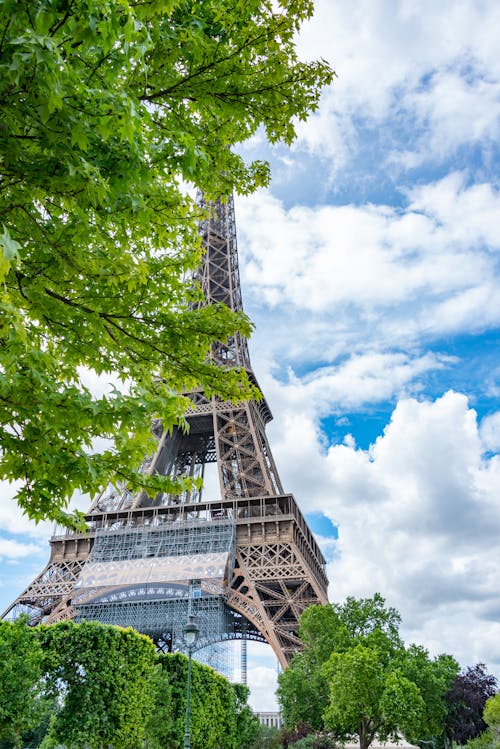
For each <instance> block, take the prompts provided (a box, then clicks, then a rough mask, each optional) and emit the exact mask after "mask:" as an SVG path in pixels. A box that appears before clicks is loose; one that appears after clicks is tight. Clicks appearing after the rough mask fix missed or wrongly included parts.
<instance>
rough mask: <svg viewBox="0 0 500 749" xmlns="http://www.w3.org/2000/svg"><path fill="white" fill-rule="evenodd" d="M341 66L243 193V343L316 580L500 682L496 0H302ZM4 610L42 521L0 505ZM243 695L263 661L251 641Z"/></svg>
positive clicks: (316, 37)
mask: <svg viewBox="0 0 500 749" xmlns="http://www.w3.org/2000/svg"><path fill="white" fill-rule="evenodd" d="M316 8H317V10H316V14H315V17H314V19H313V20H312V21H311V22H310V23H309V24H308V25H307V27H306V28H304V30H303V33H302V34H301V37H300V39H299V46H300V51H301V55H302V56H303V57H304V58H307V59H312V58H315V57H318V56H322V57H324V58H326V59H327V60H328V61H329V62H330V63H331V64H332V65H333V66H334V68H335V70H336V72H337V76H338V77H337V79H336V81H335V83H334V85H333V86H332V87H331V89H329V90H327V91H326V92H325V94H324V97H323V100H322V103H321V106H320V109H319V110H318V111H317V112H316V113H315V114H314V116H312V117H311V118H310V120H309V121H308V122H307V123H304V124H301V126H300V131H299V137H298V139H297V142H296V143H295V145H294V146H293V148H292V149H285V148H282V147H276V148H270V147H269V146H268V145H267V144H266V142H265V141H264V140H263V139H262V138H260V137H256V138H254V139H253V140H252V142H251V143H249V144H247V145H246V146H245V148H244V153H246V154H247V155H248V157H249V158H268V159H269V160H270V162H271V164H272V170H273V182H272V185H271V187H270V189H269V190H268V191H262V192H259V193H258V194H257V195H254V196H252V197H249V198H245V199H237V201H236V209H237V217H236V218H237V226H238V235H239V248H240V262H241V275H242V285H243V296H244V303H245V306H246V309H247V311H248V312H249V313H250V315H251V317H252V318H253V320H254V322H255V324H256V331H255V334H254V336H253V337H252V341H251V355H252V362H253V365H254V369H255V372H256V375H257V378H258V380H259V382H260V385H261V387H262V389H263V391H264V392H265V395H266V398H267V400H268V402H269V404H270V406H271V409H272V411H273V414H274V421H273V422H272V424H271V425H270V427H269V429H268V433H269V439H270V442H271V446H272V449H273V453H274V457H275V459H276V461H277V463H278V467H279V470H280V474H281V478H282V481H283V484H284V486H285V489H286V490H287V491H290V492H292V493H293V494H294V495H295V497H296V499H297V501H298V502H299V504H300V506H301V508H302V510H303V511H304V512H305V513H306V514H307V516H308V519H309V521H310V524H311V527H312V529H313V530H314V531H315V532H316V534H317V536H318V539H319V540H320V542H321V544H322V547H323V549H324V552H325V555H326V556H327V558H328V560H329V565H328V574H329V579H330V590H329V595H330V599H331V600H332V601H342V600H343V599H344V598H345V597H346V596H347V595H354V596H371V595H372V594H373V593H374V592H376V591H378V592H380V593H382V595H383V596H384V597H385V598H386V600H387V602H388V604H390V605H392V606H395V607H396V608H397V609H398V610H399V611H400V613H401V615H402V618H403V629H402V631H403V635H404V637H405V639H406V640H407V642H417V643H420V644H423V645H425V646H426V647H427V648H428V649H429V650H430V652H431V654H433V655H435V654H438V653H441V652H448V653H451V654H453V655H454V656H455V657H456V658H457V659H458V660H459V661H460V662H461V664H462V665H463V666H467V665H472V664H475V663H477V662H478V661H483V662H485V663H486V664H487V666H488V668H489V670H490V671H491V672H493V673H495V674H496V675H497V676H498V677H499V678H500V551H499V548H498V539H499V538H500V496H499V494H500V492H499V486H500V458H499V452H500V410H499V409H500V406H499V405H498V395H499V393H500V382H499V379H500V355H499V353H498V349H497V343H498V338H499V334H498V331H499V322H500V292H499V291H498V276H499V270H500V269H499V260H498V252H499V249H500V184H499V179H498V165H499V162H500V158H499V157H500V149H499V146H498V142H499V132H500V118H499V114H500V56H499V54H498V47H499V43H500V39H499V31H498V30H499V29H500V5H499V4H498V2H496V1H495V0H475V2H474V1H473V0H455V1H452V0H441V2H440V3H435V2H434V0H432V1H431V0H399V1H398V0H394V1H393V2H390V1H389V0H349V2H345V1H344V2H342V0H316ZM0 529H1V530H0V535H1V543H0V608H2V609H3V608H4V607H6V606H7V605H8V604H9V603H10V602H11V601H12V600H13V598H15V596H16V595H17V594H18V593H19V592H21V590H22V589H23V587H24V586H25V585H26V584H27V583H28V582H29V581H30V580H31V579H33V578H34V577H35V576H36V574H38V573H39V572H40V571H41V569H42V567H43V565H44V564H45V562H46V559H47V543H46V542H47V538H48V537H49V536H50V533H51V528H50V527H48V526H47V525H45V526H44V525H39V526H38V527H34V526H31V525H28V523H27V522H26V521H25V520H24V519H23V518H21V517H19V516H17V515H16V514H14V513H13V511H12V506H11V505H9V504H8V503H6V502H3V503H0ZM249 667H250V670H249V676H250V680H251V684H252V686H253V697H252V699H253V703H254V705H256V706H257V707H259V708H260V709H265V708H266V707H268V708H272V707H273V706H274V702H273V701H272V700H271V699H270V696H269V685H270V683H271V681H273V680H274V678H275V671H276V669H275V664H274V661H273V659H272V658H270V657H269V654H268V653H267V654H266V652H265V651H264V650H263V648H260V647H259V648H257V647H250V664H249Z"/></svg>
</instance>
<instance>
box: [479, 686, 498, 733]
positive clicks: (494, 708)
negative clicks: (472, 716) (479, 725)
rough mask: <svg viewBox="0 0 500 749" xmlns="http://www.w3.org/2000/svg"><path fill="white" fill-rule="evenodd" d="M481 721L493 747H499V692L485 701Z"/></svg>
mask: <svg viewBox="0 0 500 749" xmlns="http://www.w3.org/2000/svg"><path fill="white" fill-rule="evenodd" d="M483 720H484V722H485V723H486V725H487V726H488V732H489V735H490V737H491V742H492V744H493V745H494V746H495V747H498V746H500V692H498V693H497V694H495V695H493V697H488V699H487V700H486V705H485V706H484V710H483Z"/></svg>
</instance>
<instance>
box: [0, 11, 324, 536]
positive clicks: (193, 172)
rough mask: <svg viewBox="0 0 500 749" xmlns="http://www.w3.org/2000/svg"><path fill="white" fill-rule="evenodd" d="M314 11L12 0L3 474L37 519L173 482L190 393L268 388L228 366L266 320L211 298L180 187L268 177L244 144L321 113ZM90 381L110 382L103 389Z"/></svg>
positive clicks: (2, 183)
mask: <svg viewBox="0 0 500 749" xmlns="http://www.w3.org/2000/svg"><path fill="white" fill-rule="evenodd" d="M310 13H311V5H310V3H309V2H308V1H306V0H293V1H291V2H286V3H284V4H283V12H281V11H280V10H279V6H276V5H275V4H274V3H271V2H267V1H261V0H245V2H236V3H235V2H234V0H203V2H198V1H197V0H170V2H165V1H164V0H162V2H149V3H131V2H128V1H127V0H120V1H119V2H115V1H114V0H113V1H111V0H108V1H106V0H105V1H103V0H74V2H71V3H67V2H60V1H59V0H16V2H14V1H13V0H0V116H1V123H2V124H1V127H0V164H1V179H0V216H1V219H0V220H1V225H2V234H1V235H0V244H1V253H0V283H1V286H0V312H1V315H0V421H1V424H2V432H1V434H0V478H5V479H8V480H11V481H13V480H16V481H18V482H21V489H20V490H19V493H18V496H17V499H18V501H19V503H20V504H21V506H22V507H23V509H24V510H25V511H26V512H27V513H28V514H29V515H30V516H31V517H32V518H35V519H40V518H43V517H51V518H55V519H57V520H58V521H61V520H65V516H64V511H65V508H66V506H67V503H68V501H69V498H70V497H71V495H72V494H73V492H74V491H75V490H80V491H82V492H88V493H89V494H90V495H93V494H94V493H95V492H97V491H99V489H101V488H102V487H103V486H104V485H106V484H107V483H108V481H127V482H131V486H132V488H133V487H134V486H135V487H136V488H137V487H138V482H139V481H142V482H147V481H150V482H153V481H156V482H158V480H159V479H148V478H146V477H142V478H141V477H138V476H137V475H136V474H135V472H136V469H137V467H138V465H139V464H140V463H141V461H142V459H143V457H144V455H145V454H147V453H148V452H150V451H151V450H152V447H153V446H152V441H151V440H152V438H151V436H150V433H149V424H150V419H151V417H152V416H158V417H160V418H162V419H163V421H164V423H165V426H166V428H170V427H172V426H173V425H174V424H178V425H182V424H183V410H184V407H185V401H184V400H183V398H182V397H181V396H180V395H178V394H179V393H180V392H182V391H183V390H189V389H192V388H194V387H198V386H201V387H202V388H204V389H205V391H206V392H207V393H208V394H216V395H219V396H220V397H223V398H233V399H241V398H246V397H250V396H252V395H253V394H255V391H254V390H253V389H252V388H251V386H250V385H249V383H248V380H247V378H246V375H245V373H242V372H237V371H226V372H223V371H222V370H221V369H219V368H218V367H216V366H215V365H213V364H212V363H211V362H210V359H209V357H208V354H209V351H210V347H211V344H212V342H213V341H214V340H226V339H227V337H228V336H231V335H233V334H234V332H235V331H237V330H239V331H240V332H241V333H242V334H243V335H248V334H249V333H250V331H251V326H250V324H249V321H248V320H247V318H246V317H245V316H244V315H242V314H233V313H231V312H230V311H229V310H228V309H227V308H225V307H222V306H219V307H210V308H203V307H200V306H198V305H193V301H194V300H195V299H194V298H195V297H196V296H197V293H198V292H196V290H193V284H192V282H191V280H189V279H190V278H191V277H192V273H193V271H194V270H195V269H196V267H197V266H198V264H199V262H200V257H201V248H200V241H199V236H198V221H199V219H200V211H199V209H198V208H197V207H196V205H194V203H193V201H192V200H191V199H190V198H189V197H187V196H186V195H185V194H184V192H183V191H182V190H181V189H180V187H179V185H180V184H181V183H182V182H186V181H187V182H190V183H191V184H193V185H195V186H196V187H197V188H199V189H201V190H203V191H204V192H205V194H206V195H207V196H208V197H215V196H219V195H229V194H230V193H231V192H232V191H233V190H237V191H239V192H241V193H246V192H250V191H252V190H254V189H256V187H257V186H259V185H263V184H266V183H267V182H268V179H269V170H268V165H267V164H266V163H263V162H259V161H256V162H254V163H251V164H245V163H244V161H243V160H242V158H241V157H240V156H238V155H237V154H235V153H234V152H233V150H232V147H233V146H234V145H235V144H237V143H239V142H241V141H243V140H245V139H246V138H248V137H249V136H251V135H252V134H253V133H255V131H256V130H257V128H259V127H261V126H262V127H264V129H265V130H266V132H267V133H268V137H269V138H270V139H272V140H284V141H286V142H289V141H290V140H291V139H292V138H293V136H294V133H295V122H296V120H297V119H300V118H303V117H305V116H306V115H307V113H308V112H310V111H312V110H313V109H314V108H315V107H316V105H317V102H318V98H319V95H320V91H321V88H322V86H323V85H324V84H326V83H328V82H329V81H330V80H331V77H332V73H331V70H330V69H329V67H328V66H327V65H326V64H324V63H311V64H304V63H300V62H298V61H297V58H296V53H295V48H294V43H293V39H294V34H295V30H296V28H297V25H298V24H299V23H300V22H301V21H302V20H303V19H305V18H307V17H308V15H309V14H310ZM82 373H87V377H90V379H92V377H95V376H99V377H101V378H103V377H104V378H107V381H108V382H109V383H110V387H109V388H107V390H106V392H105V394H104V395H101V396H97V395H95V394H92V393H91V392H90V390H89V389H87V388H86V387H85V386H84V384H83V381H82V378H81V375H82ZM98 437H104V438H105V439H106V440H108V444H109V445H110V446H109V447H107V448H106V449H102V450H100V451H96V450H97V448H96V439H97V438H98ZM134 476H135V478H134ZM165 481H166V480H165ZM134 482H135V483H134ZM151 486H152V484H151ZM66 522H72V521H71V520H70V519H68V518H66Z"/></svg>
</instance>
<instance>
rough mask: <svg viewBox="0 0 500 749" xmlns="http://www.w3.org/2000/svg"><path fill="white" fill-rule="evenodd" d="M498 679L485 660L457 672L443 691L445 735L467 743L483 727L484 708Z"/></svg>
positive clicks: (483, 728)
mask: <svg viewBox="0 0 500 749" xmlns="http://www.w3.org/2000/svg"><path fill="white" fill-rule="evenodd" d="M496 685H497V681H496V679H495V677H494V676H493V675H492V674H488V672H487V669H486V666H485V665H484V663H478V664H477V665H475V666H469V667H468V668H467V669H466V670H465V671H463V672H462V673H460V674H458V675H457V676H456V678H455V679H454V681H453V683H452V685H451V687H450V689H449V690H448V692H447V694H446V702H447V706H448V711H447V716H446V735H447V736H448V738H449V739H451V740H452V741H456V742H457V744H466V743H467V742H468V741H469V740H470V739H474V738H476V737H477V736H479V735H480V734H481V733H483V731H485V729H486V723H485V721H484V720H483V711H484V709H485V705H486V702H487V700H488V698H490V697H493V695H494V694H495V691H496Z"/></svg>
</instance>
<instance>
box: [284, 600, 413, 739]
mask: <svg viewBox="0 0 500 749" xmlns="http://www.w3.org/2000/svg"><path fill="white" fill-rule="evenodd" d="M399 624H400V616H399V614H398V612H397V611H396V610H395V609H394V608H391V607H386V606H385V601H384V599H383V598H382V596H381V595H380V594H378V593H376V594H375V595H374V596H373V597H372V598H361V599H356V598H354V597H352V596H349V597H348V598H347V599H346V601H345V602H344V603H343V604H335V603H334V604H328V605H326V606H309V608H307V609H306V610H305V611H304V613H303V614H302V616H301V619H300V630H299V635H300V638H301V640H302V642H303V643H304V650H303V652H302V653H300V654H298V655H296V656H295V657H294V659H293V661H292V663H291V665H290V666H289V667H288V668H287V669H286V671H284V672H283V673H282V674H280V677H279V683H278V697H279V700H280V703H281V707H282V711H283V719H284V722H285V725H287V726H294V725H296V724H297V723H300V722H307V723H309V724H310V725H311V728H312V729H314V730H316V731H318V730H321V729H322V728H324V719H323V716H324V712H325V710H326V707H327V705H328V702H329V686H328V682H327V679H326V676H325V673H324V672H323V665H324V664H325V663H326V662H327V661H328V659H329V657H330V656H331V654H332V653H334V652H337V653H341V652H345V651H346V650H348V649H350V648H352V647H355V646H356V645H365V646H366V647H372V648H374V647H376V648H377V649H378V652H379V653H380V654H381V657H382V653H384V654H385V655H384V657H385V658H386V659H387V658H390V657H391V656H392V655H394V654H395V653H397V652H400V651H401V648H402V642H401V638H400V636H399Z"/></svg>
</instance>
